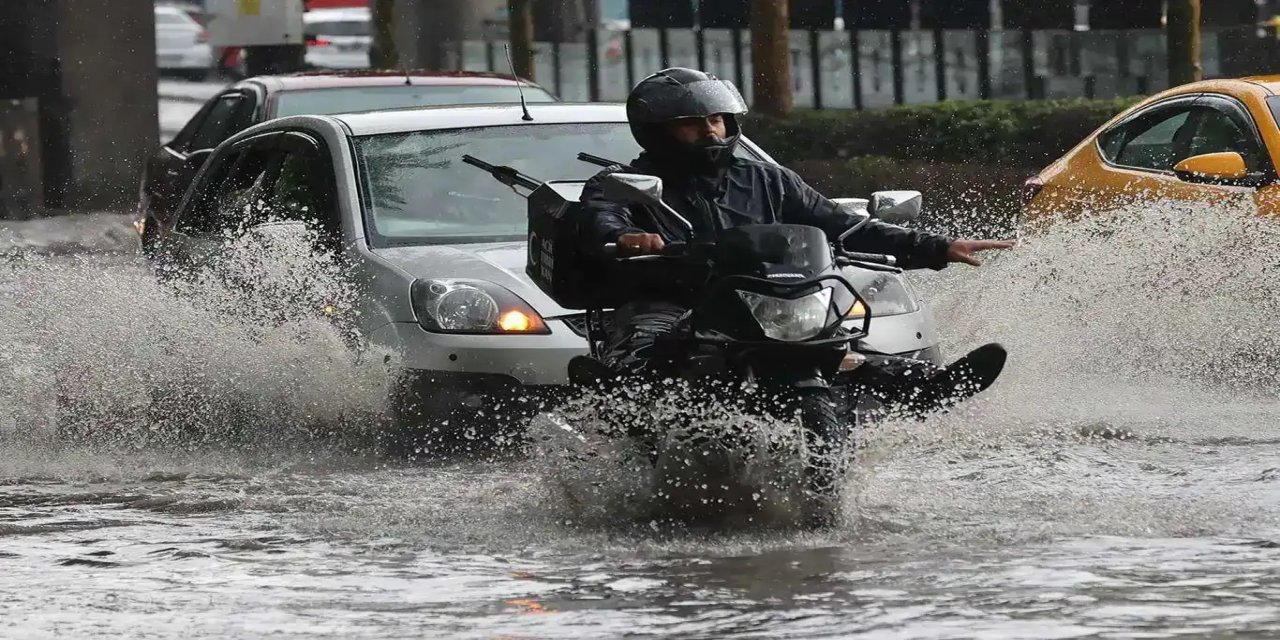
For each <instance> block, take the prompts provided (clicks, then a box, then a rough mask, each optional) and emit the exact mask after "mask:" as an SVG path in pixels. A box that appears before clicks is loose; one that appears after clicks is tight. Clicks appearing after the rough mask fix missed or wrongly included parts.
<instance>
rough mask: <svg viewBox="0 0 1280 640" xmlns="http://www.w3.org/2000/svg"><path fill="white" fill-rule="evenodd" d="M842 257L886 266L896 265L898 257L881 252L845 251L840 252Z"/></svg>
mask: <svg viewBox="0 0 1280 640" xmlns="http://www.w3.org/2000/svg"><path fill="white" fill-rule="evenodd" d="M840 257H842V258H848V259H850V260H853V261H855V262H870V263H871V264H882V265H884V266H886V267H893V266H897V264H898V259H897V258H895V257H893V256H891V255H886V254H883V253H857V252H853V251H846V252H844V253H841V254H840Z"/></svg>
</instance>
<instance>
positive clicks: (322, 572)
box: [0, 209, 1280, 638]
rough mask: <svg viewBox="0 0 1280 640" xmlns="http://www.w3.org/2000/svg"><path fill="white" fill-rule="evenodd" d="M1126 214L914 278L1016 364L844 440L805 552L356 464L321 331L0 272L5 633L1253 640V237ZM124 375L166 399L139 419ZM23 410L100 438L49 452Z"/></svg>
mask: <svg viewBox="0 0 1280 640" xmlns="http://www.w3.org/2000/svg"><path fill="white" fill-rule="evenodd" d="M1129 215H1130V216H1131V218H1132V219H1131V220H1129V221H1128V222H1129V223H1130V224H1131V225H1132V227H1133V229H1138V228H1141V229H1142V231H1141V232H1139V231H1136V230H1133V231H1131V230H1128V227H1124V226H1108V225H1095V226H1092V227H1090V226H1087V225H1086V226H1083V227H1079V228H1075V229H1072V230H1070V231H1063V232H1058V233H1054V234H1050V235H1048V236H1046V237H1043V238H1037V239H1030V240H1028V241H1027V242H1025V243H1024V246H1023V247H1021V248H1020V249H1019V250H1018V251H1017V252H1015V253H1012V254H1009V255H1007V256H1000V257H998V258H996V257H993V258H992V259H991V261H990V262H989V264H988V265H987V266H986V267H984V268H983V269H981V270H973V269H959V268H951V269H948V270H946V271H944V272H942V273H938V274H932V273H930V274H921V275H920V277H919V278H918V279H917V281H918V282H920V283H921V284H922V286H923V287H924V288H925V289H926V291H927V292H928V295H929V299H930V300H931V301H932V303H933V306H934V310H935V312H936V314H937V315H938V318H939V321H940V323H941V324H942V326H943V327H944V331H945V333H946V335H947V338H948V340H949V343H948V348H949V351H950V352H951V353H952V354H953V355H954V354H955V353H959V352H961V351H962V350H963V349H965V348H968V347H970V346H973V345H975V344H977V343H979V342H985V341H988V340H993V339H994V340H999V341H1001V342H1002V343H1004V344H1005V345H1006V346H1007V347H1008V348H1009V350H1010V352H1011V354H1013V355H1012V357H1011V360H1010V367H1009V370H1008V371H1007V373H1006V375H1005V376H1004V378H1002V379H1001V381H1000V382H999V383H998V384H997V385H996V386H995V387H993V388H992V389H991V390H990V392H989V393H987V394H984V396H982V397H980V398H979V399H977V400H976V401H974V402H972V403H969V404H967V405H966V406H964V407H963V408H962V409H961V410H958V411H956V412H955V413H953V414H950V415H945V416H938V417H935V418H932V419H930V420H928V421H926V422H923V423H889V424H882V425H876V426H875V427H873V428H872V429H871V430H870V431H869V432H868V433H867V434H866V447H867V448H866V450H865V453H864V456H863V458H862V460H861V462H860V464H859V471H858V473H857V474H855V477H853V478H851V479H850V482H849V502H848V508H849V509H848V510H849V517H848V519H847V521H846V522H845V523H843V525H842V526H840V527H838V528H836V529H835V530H832V531H825V532H820V533H808V532H801V531H798V530H796V529H794V528H791V527H788V526H786V525H785V523H781V522H767V521H764V520H762V521H758V522H756V523H755V524H748V525H742V526H738V527H735V528H714V527H713V528H703V529H697V530H693V529H687V528H681V527H678V526H673V525H670V524H666V523H662V522H659V521H657V520H654V519H652V518H650V517H647V516H646V517H637V516H636V514H635V513H632V512H628V511H626V510H625V509H621V508H620V509H618V510H615V511H611V510H610V509H609V508H608V507H602V506H601V505H607V504H609V501H608V500H607V497H608V496H609V495H612V494H614V493H617V491H619V490H620V488H621V487H624V486H627V484H628V479H627V478H622V477H617V476H616V474H615V475H610V474H609V473H603V472H602V470H601V469H599V468H591V467H590V466H589V465H588V466H586V467H583V466H576V467H575V466H574V465H572V464H568V461H566V460H565V459H562V458H559V457H557V456H556V455H554V453H542V454H538V455H532V456H514V457H508V458H503V459H493V460H485V461H467V460H446V461H418V462H413V463H410V462H405V461H399V460H392V459H387V458H384V457H378V456H372V455H365V454H364V453H362V451H361V449H360V447H359V446H358V445H357V444H352V443H358V442H359V441H360V438H355V437H352V438H347V437H344V436H350V435H354V434H359V433H360V432H361V431H362V430H363V429H365V428H366V427H367V426H368V425H369V424H372V423H371V422H368V421H366V420H365V419H363V418H361V417H360V416H362V415H366V414H372V413H373V412H375V411H376V409H377V406H376V405H377V402H378V400H377V398H378V397H379V396H378V393H379V391H380V389H381V388H382V387H381V385H383V384H384V383H385V380H384V379H383V374H382V373H380V372H379V370H378V369H377V368H371V367H367V366H365V365H361V364H353V363H351V362H349V361H347V360H344V359H343V357H342V356H341V355H340V354H338V353H337V351H335V349H336V347H335V346H334V343H333V342H331V341H325V340H322V339H318V338H315V337H314V336H313V335H312V334H311V333H308V330H305V329H300V330H292V331H289V332H281V333H280V334H279V335H277V334H275V333H272V332H270V331H267V332H265V333H263V331H262V330H261V327H260V326H259V323H256V322H254V321H252V320H249V321H239V320H231V319H228V318H227V317H225V316H221V315H217V313H220V312H212V311H210V310H209V309H210V308H209V307H205V308H203V309H202V310H201V311H196V310H194V309H192V308H191V307H190V306H189V305H187V306H184V304H183V303H181V302H179V301H176V300H174V299H172V298H171V297H168V296H167V294H164V293H163V292H161V291H160V290H159V289H158V288H154V287H152V286H150V285H149V284H148V283H149V280H147V277H148V276H147V275H146V274H144V273H142V272H141V271H140V270H139V268H138V266H137V265H135V264H133V263H132V262H131V261H130V260H128V259H123V258H122V259H110V260H103V259H100V258H92V257H86V258H82V259H76V260H71V259H67V258H59V259H51V260H32V261H25V262H18V263H6V265H5V266H0V276H2V277H0V297H3V298H4V302H5V305H4V306H0V323H3V325H4V326H5V327H6V328H7V329H8V331H7V333H6V335H5V336H4V337H0V347H3V349H2V350H0V351H2V353H3V355H0V382H2V383H3V386H2V387H0V389H2V390H3V392H0V408H4V409H7V411H0V438H3V443H2V444H0V594H3V597H0V637H5V638H9V637H12V638H67V637H137V638H147V637H156V638H161V637H175V636H181V637H188V638H251V637H267V636H270V637H286V638H293V637H296V638H350V637H361V638H400V637H410V636H412V637H458V638H613V637H678V638H800V637H806V638H808V637H812V638H819V637H823V638H825V637H863V636H865V637H876V638H969V637H983V638H992V637H1007V638H1092V637H1097V638H1139V637H1141V638H1158V637H1174V636H1186V637H1210V636H1224V635H1229V634H1231V633H1235V634H1238V635H1240V636H1243V637H1266V636H1280V607H1277V606H1276V604H1275V603H1276V602H1278V601H1280V572H1277V571H1276V566H1277V565H1278V563H1280V455H1278V454H1277V451H1280V449H1278V448H1277V445H1278V444H1280V397H1278V396H1277V394H1276V393H1275V391H1274V388H1275V379H1276V375H1275V372H1274V371H1275V370H1274V368H1273V363H1274V362H1277V361H1278V360H1275V356H1276V355H1277V349H1276V348H1275V346H1274V345H1273V344H1272V341H1273V339H1272V338H1270V335H1271V334H1272V333H1273V327H1274V318H1275V317H1277V316H1276V314H1275V311H1276V307H1277V306H1280V305H1278V303H1280V294H1277V293H1276V292H1275V289H1274V283H1275V282H1276V281H1277V280H1276V279H1275V278H1274V275H1275V274H1276V272H1277V267H1278V266H1280V265H1278V264H1277V259H1276V257H1275V256H1277V255H1280V252H1277V249H1278V248H1280V232H1278V231H1273V230H1270V229H1269V228H1267V227H1266V226H1265V225H1263V226H1259V224H1258V223H1255V222H1254V221H1252V220H1251V219H1247V218H1243V217H1239V216H1231V215H1226V214H1222V215H1218V216H1203V215H1201V216H1189V215H1186V214H1185V212H1179V211H1175V210H1172V209H1161V210H1158V211H1157V210H1144V211H1136V212H1131V213H1130V214H1129ZM1273 226H1274V225H1273ZM1186 256H1197V259H1194V260H1188V259H1186ZM1217 256H1221V257H1223V259H1220V260H1215V259H1213V257H1217ZM1227 257H1229V259H1226V258H1227ZM213 308H216V309H225V308H226V305H221V306H219V305H214V307H213ZM254 309H256V307H255V305H254V303H253V302H252V301H248V302H244V301H242V302H241V303H240V305H239V309H238V311H240V312H245V311H246V310H248V311H253V310H254ZM210 314H213V315H212V316H211V315H210ZM247 315H248V317H252V313H248V314H247ZM211 318H212V319H211ZM147 327H155V328H154V329H153V331H158V332H160V333H163V334H164V335H166V336H169V337H168V339H167V340H168V342H165V341H156V340H149V339H146V338H147V337H149V336H151V335H152V334H151V333H149V332H148V330H147V329H146V328H147ZM300 337H301V338H306V339H300ZM157 342H164V344H157ZM183 372H186V373H187V374H191V373H192V372H195V373H198V374H199V375H198V376H195V377H194V378H191V377H187V378H183V377H182V375H181V374H182V373H183ZM65 380H73V381H74V384H69V383H67V382H64V381H65ZM142 380H146V381H148V382H147V384H148V385H151V386H152V387H153V388H154V387H157V386H158V387H161V388H177V389H181V390H182V393H187V394H190V395H191V398H192V399H193V401H192V402H189V403H183V404H181V405H168V406H169V409H168V412H167V413H166V414H165V415H164V416H163V417H164V420H163V421H162V422H155V421H154V420H156V419H157V415H156V414H155V413H154V412H152V413H148V410H147V409H146V408H145V405H146V403H147V400H146V398H147V397H149V396H148V395H147V393H146V391H145V389H144V390H143V391H139V389H142V388H144V387H146V386H147V385H143V384H141V382H139V381H142ZM177 380H184V381H185V382H182V384H181V385H178V383H177V382H175V381H177ZM174 385H178V386H174ZM50 386H53V387H54V388H58V389H63V390H64V402H67V401H69V402H70V403H71V404H73V405H74V406H76V407H78V408H81V409H83V411H82V413H83V415H84V416H88V417H87V418H84V419H83V420H84V421H85V422H86V423H89V424H95V425H109V426H110V428H111V429H112V430H114V431H115V432H117V433H120V434H124V435H120V436H115V437H112V438H109V439H101V438H97V439H95V438H90V439H88V440H87V441H84V442H78V443H68V442H65V441H60V440H58V439H57V438H54V437H48V432H47V430H48V429H49V426H48V424H47V423H46V422H43V421H42V420H44V418H42V416H46V415H47V410H48V408H49V405H48V402H47V400H48V398H47V394H46V393H44V392H45V390H47V389H48V388H50ZM197 396H199V397H200V399H199V401H198V402H197V401H194V398H196V397H197ZM152 397H153V396H152ZM317 421H319V422H323V423H325V424H328V425H331V426H330V427H329V431H327V432H323V433H320V434H317V432H316V430H315V429H314V428H313V427H312V426H309V425H312V424H313V423H315V422H317ZM193 424H198V425H200V426H201V427H202V428H211V429H212V430H213V432H214V433H221V434H222V435H220V436H219V437H210V438H206V439H204V440H202V441H198V442H195V443H192V442H190V441H181V442H179V441H176V440H169V439H166V438H163V437H156V434H157V433H159V432H164V431H165V430H167V429H176V428H189V427H190V426H191V425H193ZM230 424H234V425H235V426H236V428H235V429H228V430H226V432H225V433H224V432H219V431H218V429H219V427H221V426H226V425H230ZM332 425H336V426H332ZM245 427H248V429H247V431H249V432H250V433H249V434H247V435H246V434H245V431H246V428H245ZM42 429H43V430H46V432H45V433H46V436H42V437H30V436H29V434H30V433H40V432H41V430H42ZM341 430H346V431H343V432H342V433H336V434H335V433H334V432H335V431H341ZM592 496H598V497H599V498H600V500H599V501H598V502H595V503H593V502H592V501H591V497H592Z"/></svg>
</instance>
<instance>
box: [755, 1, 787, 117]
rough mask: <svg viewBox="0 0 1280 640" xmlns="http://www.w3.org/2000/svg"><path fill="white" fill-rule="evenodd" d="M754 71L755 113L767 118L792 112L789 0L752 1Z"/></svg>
mask: <svg viewBox="0 0 1280 640" xmlns="http://www.w3.org/2000/svg"><path fill="white" fill-rule="evenodd" d="M751 68H752V71H753V73H754V76H755V77H754V78H752V87H753V88H754V94H755V95H754V99H753V102H754V103H755V104H754V105H752V106H753V107H754V110H755V111H757V112H760V113H763V114H765V115H771V116H784V115H786V114H788V113H790V112H791V105H792V95H791V41H790V38H789V37H788V33H787V0H752V1H751Z"/></svg>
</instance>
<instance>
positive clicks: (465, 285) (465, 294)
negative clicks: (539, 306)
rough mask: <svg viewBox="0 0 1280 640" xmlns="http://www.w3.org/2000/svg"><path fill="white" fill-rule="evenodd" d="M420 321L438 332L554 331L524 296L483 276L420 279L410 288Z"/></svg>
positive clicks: (428, 329)
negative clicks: (522, 298)
mask: <svg viewBox="0 0 1280 640" xmlns="http://www.w3.org/2000/svg"><path fill="white" fill-rule="evenodd" d="M409 298H410V302H411V304H412V305H413V311H414V314H415V315H417V317H418V324H420V325H422V328H423V329H426V330H427V331H433V332H436V333H492V334H529V333H535V334H546V333H551V330H550V329H549V328H547V323H546V322H544V321H543V320H542V316H540V315H538V312H537V311H534V310H533V308H532V307H530V306H529V304H528V303H526V302H525V301H524V300H521V299H520V297H519V296H517V295H516V294H514V293H512V292H510V291H508V290H507V289H506V288H504V287H501V286H499V285H496V284H493V283H491V282H485V281H482V280H418V281H416V282H414V283H413V285H412V286H411V287H410V288H409Z"/></svg>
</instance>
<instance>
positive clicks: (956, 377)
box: [845, 343, 1008, 417]
mask: <svg viewBox="0 0 1280 640" xmlns="http://www.w3.org/2000/svg"><path fill="white" fill-rule="evenodd" d="M864 355H866V356H867V361H866V362H864V363H863V364H862V365H861V366H859V367H858V368H857V369H855V370H854V371H852V372H851V373H850V374H848V375H847V376H846V378H845V379H846V380H847V381H848V382H849V384H852V385H856V386H859V387H862V388H863V389H864V390H865V391H866V392H868V393H870V394H871V395H872V396H874V397H876V398H877V399H878V400H880V401H881V402H882V403H884V404H886V405H889V406H891V407H893V408H896V409H900V410H905V411H906V412H907V413H908V414H912V415H915V416H917V417H923V416H924V415H926V414H930V413H934V412H937V411H945V410H947V409H950V408H951V407H954V406H955V405H957V404H959V403H960V402H963V401H964V400H967V399H969V398H971V397H973V396H975V395H977V394H978V393H980V392H982V391H983V390H985V389H987V388H988V387H990V386H991V384H992V383H994V382H995V380H996V378H997V377H999V376H1000V372H1001V371H1002V370H1003V369H1004V364H1005V360H1006V359H1007V358H1008V353H1007V352H1006V351H1005V349H1004V347H1002V346H1000V345H999V344H996V343H991V344H985V345H982V346H981V347H978V348H977V349H974V350H973V351H970V352H969V353H968V354H966V355H964V356H963V357H961V358H959V359H958V360H956V361H955V362H952V363H951V364H949V365H947V366H945V367H940V366H938V365H935V364H933V363H930V362H925V361H923V360H913V359H911V358H900V357H896V356H881V355H871V354H864Z"/></svg>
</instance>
